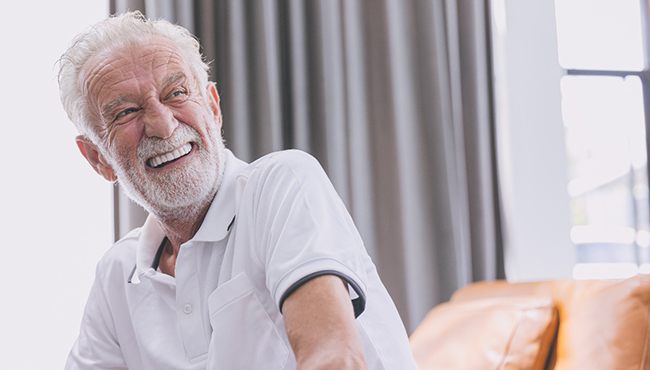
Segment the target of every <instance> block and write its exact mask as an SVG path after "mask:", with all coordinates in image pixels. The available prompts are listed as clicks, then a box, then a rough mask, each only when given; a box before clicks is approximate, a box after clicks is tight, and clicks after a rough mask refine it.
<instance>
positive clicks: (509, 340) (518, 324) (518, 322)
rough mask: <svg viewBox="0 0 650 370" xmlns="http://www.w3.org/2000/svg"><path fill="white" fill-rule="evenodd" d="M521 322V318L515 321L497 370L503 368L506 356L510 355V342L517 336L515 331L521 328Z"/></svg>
mask: <svg viewBox="0 0 650 370" xmlns="http://www.w3.org/2000/svg"><path fill="white" fill-rule="evenodd" d="M521 321H522V318H521V317H519V320H517V325H516V326H515V328H514V330H513V331H512V334H511V335H510V338H509V339H508V344H506V348H505V351H504V352H503V358H502V359H501V362H500V363H499V364H498V365H497V367H496V369H497V370H499V369H503V367H504V366H505V361H506V358H508V354H509V353H510V347H511V346H512V342H513V341H514V338H515V335H516V334H517V331H518V330H519V327H520V326H521Z"/></svg>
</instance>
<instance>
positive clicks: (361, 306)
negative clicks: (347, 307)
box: [280, 270, 366, 319]
mask: <svg viewBox="0 0 650 370" xmlns="http://www.w3.org/2000/svg"><path fill="white" fill-rule="evenodd" d="M323 275H334V276H338V277H339V278H341V279H343V280H344V281H345V282H346V283H347V284H348V285H350V286H351V287H352V289H354V291H355V293H357V295H358V297H357V298H354V299H352V308H353V309H354V318H355V319H356V318H357V317H359V315H361V314H362V313H363V311H364V310H365V309H366V296H365V294H364V293H363V290H361V288H360V287H359V285H358V284H357V283H356V282H355V281H354V280H353V279H351V278H350V277H349V276H347V275H345V274H344V273H342V272H339V271H335V270H323V271H316V272H312V273H311V274H309V275H306V276H303V277H302V278H300V280H298V281H296V282H295V283H293V284H292V285H291V286H290V287H289V289H287V290H286V291H285V292H284V294H282V297H281V298H280V313H282V305H283V304H284V301H285V300H286V299H287V298H289V296H290V295H291V294H292V293H293V292H295V291H296V290H298V288H300V287H301V286H303V285H304V284H306V283H307V282H309V281H310V280H312V279H315V278H317V277H319V276H323Z"/></svg>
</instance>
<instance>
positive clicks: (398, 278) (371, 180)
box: [111, 0, 504, 332]
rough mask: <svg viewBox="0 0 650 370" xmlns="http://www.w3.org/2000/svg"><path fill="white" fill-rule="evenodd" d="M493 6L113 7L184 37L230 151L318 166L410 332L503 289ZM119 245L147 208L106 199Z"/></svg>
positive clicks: (455, 2)
mask: <svg viewBox="0 0 650 370" xmlns="http://www.w3.org/2000/svg"><path fill="white" fill-rule="evenodd" d="M487 3H488V1H487V0H484V1H475V0H465V1H464V0H428V1H427V0H365V1H364V0H311V1H304V0H278V1H270V0H196V1H193V2H192V1H171V0H168V1H124V0H123V1H118V0H114V1H113V2H112V4H111V10H112V11H113V12H121V11H125V10H127V9H130V10H135V9H139V10H142V11H143V12H144V13H145V14H147V15H148V16H149V17H153V18H165V19H168V20H170V21H174V22H177V23H180V24H182V25H184V26H186V27H188V28H189V29H190V30H191V31H192V32H194V33H195V34H196V35H197V36H198V37H199V39H200V40H201V43H202V45H203V47H204V54H205V55H206V57H207V58H208V60H210V61H212V78H213V79H214V80H215V81H216V82H217V86H218V88H219V91H220V94H221V101H222V109H223V114H224V132H225V138H226V141H227V146H228V147H230V148H231V149H232V150H233V152H234V153H235V154H236V155H237V156H239V157H240V158H242V159H245V160H253V159H255V158H257V157H259V156H261V155H263V154H266V153H269V152H271V151H276V150H282V149H286V148H298V149H302V150H305V151H307V152H309V153H311V154H313V155H314V156H315V157H317V158H318V159H319V160H320V162H321V163H322V165H323V167H324V168H325V170H326V171H327V173H328V174H329V176H330V178H331V180H332V182H333V183H334V186H335V187H336V189H337V190H338V192H339V194H340V195H341V197H342V198H343V199H344V201H345V203H346V205H347V207H348V209H349V210H350V212H351V214H352V216H353V218H354V220H355V221H356V223H357V226H358V227H359V230H360V232H361V234H362V236H363V239H364V241H365V244H366V248H367V249H368V251H369V253H370V255H371V256H372V258H373V260H374V261H375V264H376V265H377V268H378V270H379V273H380V275H381V277H382V280H383V281H384V283H385V285H386V287H387V288H388V290H389V292H390V294H391V295H392V297H393V299H394V300H395V303H396V305H397V308H398V310H399V312H400V314H401V316H402V319H403V320H404V323H405V325H406V327H407V330H408V331H409V332H410V331H412V330H413V329H414V328H415V326H416V325H417V324H418V323H419V322H420V320H421V319H422V318H423V317H424V315H425V314H426V313H427V311H428V310H429V309H431V307H433V306H434V305H435V304H437V303H439V302H441V301H443V300H446V299H447V298H449V296H450V295H451V294H452V293H453V292H454V291H455V290H456V289H458V288H459V287H462V286H464V285H466V284H468V283H469V282H471V281H475V280H485V279H495V278H500V277H503V275H504V272H503V271H504V269H503V265H504V263H503V241H502V239H503V238H502V232H501V230H502V225H501V223H500V219H501V218H500V216H499V215H500V207H499V204H500V202H499V196H498V187H497V181H496V173H497V172H496V165H495V163H496V161H495V150H494V149H495V148H494V147H495V142H494V121H493V114H492V95H491V81H490V79H491V72H490V57H489V32H488V31H489V18H488V14H487V12H488V5H487ZM115 199H116V207H117V208H116V215H117V220H116V221H117V223H116V225H117V226H116V228H117V229H118V231H117V233H116V235H119V234H123V233H124V232H126V231H127V230H128V229H130V228H132V227H135V226H138V225H139V224H140V223H141V222H142V219H143V217H144V215H143V213H142V210H140V209H138V208H137V207H136V206H134V205H133V204H131V203H129V202H128V201H126V200H125V199H124V197H123V196H122V195H119V194H117V196H116V198H115Z"/></svg>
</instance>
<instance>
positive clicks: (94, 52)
mask: <svg viewBox="0 0 650 370" xmlns="http://www.w3.org/2000/svg"><path fill="white" fill-rule="evenodd" d="M207 69H208V67H207V65H206V63H205V62H204V60H203V59H202V56H201V54H200V52H199V44H198V42H197V41H196V40H195V39H194V38H193V37H192V35H191V34H190V33H189V32H188V31H187V30H186V29H184V28H182V27H179V26H175V25H172V24H170V23H168V22H166V21H151V20H147V19H145V18H144V17H143V16H142V15H141V14H140V13H137V12H136V13H126V14H123V15H120V16H117V17H113V18H109V19H106V20H104V21H102V22H99V23H98V24H96V25H95V26H94V27H92V28H91V29H90V30H89V31H88V32H86V33H84V34H82V35H80V36H78V37H77V38H76V40H75V41H74V43H73V45H72V46H71V47H70V48H69V49H68V50H67V52H66V53H65V54H64V55H63V57H62V58H61V62H60V72H59V84H60V89H61V97H62V102H63V105H64V107H65V109H66V112H67V113H68V116H69V117H70V119H71V120H72V121H73V122H74V123H75V125H76V126H77V128H78V129H79V131H80V134H81V135H80V136H78V137H77V139H76V141H77V146H78V147H79V150H80V151H81V154H83V156H84V157H85V158H86V159H87V160H88V162H89V163H90V165H91V166H92V167H93V169H94V170H95V171H96V172H97V173H99V174H100V175H101V176H103V177H104V178H105V179H107V180H108V181H111V182H117V181H119V183H120V184H121V186H122V188H123V189H124V190H125V191H126V192H127V194H128V195H129V196H130V198H131V199H133V200H134V201H135V202H137V203H138V204H140V205H141V206H142V207H144V208H145V209H146V210H147V211H148V212H149V214H150V216H149V217H148V219H147V220H146V222H145V224H144V225H143V226H142V227H141V228H139V229H136V230H133V231H132V232H130V233H129V234H127V235H126V236H125V237H124V238H122V239H121V240H120V241H118V242H117V243H115V245H114V246H113V247H112V248H111V249H110V250H109V251H108V252H107V253H106V255H105V256H104V257H103V258H102V260H101V261H100V262H99V264H98V266H97V272H96V276H95V282H94V284H93V286H92V289H91V292H90V296H89V298H88V302H87V304H86V309H85V312H84V316H83V320H82V324H81V331H80V334H79V337H78V339H77V341H76V342H75V344H74V346H73V348H72V351H71V352H70V355H69V357H68V361H67V365H66V368H67V369H123V368H129V369H156V370H161V369H206V368H208V369H226V370H238V369H295V368H298V369H362V368H369V369H414V368H415V365H414V362H413V359H412V356H411V354H410V351H409V347H408V342H407V337H406V333H405V330H404V327H403V325H402V323H401V321H400V319H399V316H398V313H397V311H396V309H395V307H394V304H393V302H392V301H391V298H390V297H389V295H388V293H387V292H386V290H385V288H384V286H383V285H382V283H381V281H380V279H379V276H378V275H377V272H376V270H375V267H374V265H373V263H372V262H371V260H370V258H369V257H368V255H367V253H366V251H365V249H364V247H363V243H362V241H361V239H360V237H359V234H358V232H357V230H356V228H355V226H354V224H353V222H352V220H351V218H350V216H349V215H348V213H347V211H346V209H345V206H344V205H343V203H342V202H341V200H340V199H339V197H338V196H337V195H336V193H335V191H334V189H333V188H332V185H331V184H330V182H329V180H328V179H327V177H326V175H325V173H324V172H323V170H322V169H321V167H320V165H319V164H318V162H317V161H316V160H315V159H314V158H312V157H310V156H309V155H307V154H305V153H303V152H300V151H295V150H289V151H283V152H277V153H272V154H269V155H267V156H264V157H262V158H260V159H259V160H257V161H255V162H253V163H251V164H247V163H245V162H243V161H241V160H239V159H237V158H236V157H234V156H233V154H232V153H231V152H230V151H229V150H227V149H226V148H225V147H224V144H223V140H222V137H221V127H222V116H221V111H220V108H219V95H218V93H217V89H216V87H215V84H214V83H211V82H208V77H207Z"/></svg>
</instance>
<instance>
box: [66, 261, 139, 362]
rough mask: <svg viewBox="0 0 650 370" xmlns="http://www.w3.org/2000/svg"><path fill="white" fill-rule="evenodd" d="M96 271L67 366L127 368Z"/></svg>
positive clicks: (98, 273)
mask: <svg viewBox="0 0 650 370" xmlns="http://www.w3.org/2000/svg"><path fill="white" fill-rule="evenodd" d="M99 271H100V269H99V268H98V271H97V274H96V277H95V282H94V283H93V286H92V288H91V290H90V295H89V296H88V301H87V302H86V308H85V310H84V314H83V318H82V320H81V330H80V331H79V336H78V337H77V340H76V341H75V343H74V345H73V347H72V350H71V351H70V354H69V355H68V360H67V362H66V365H65V369H66V370H82V369H88V370H90V369H126V368H127V366H126V364H125V363H124V359H123V356H122V351H121V349H120V346H119V344H118V342H117V339H116V337H115V328H114V325H113V320H112V316H111V314H110V312H109V311H108V303H107V302H106V297H105V295H104V292H103V290H102V289H103V287H102V283H101V280H100V275H101V273H100V272H99Z"/></svg>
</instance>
